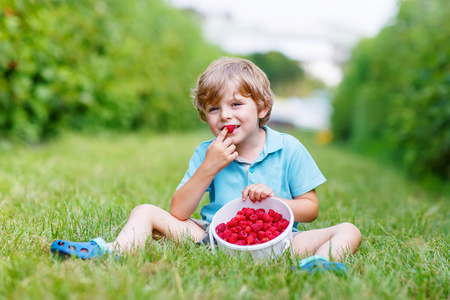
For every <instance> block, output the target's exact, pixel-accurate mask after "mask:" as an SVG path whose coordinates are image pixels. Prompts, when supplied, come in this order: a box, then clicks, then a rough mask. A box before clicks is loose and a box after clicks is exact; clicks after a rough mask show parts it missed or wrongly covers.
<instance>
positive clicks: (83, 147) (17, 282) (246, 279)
mask: <svg viewBox="0 0 450 300" xmlns="http://www.w3.org/2000/svg"><path fill="white" fill-rule="evenodd" d="M296 136H297V137H299V138H300V140H301V141H302V142H303V143H304V144H305V146H306V147H307V148H308V149H309V151H310V152H311V154H312V155H313V157H314V158H315V160H316V162H317V163H318V165H319V166H320V168H321V170H322V171H323V173H324V175H325V176H326V177H327V179H328V181H327V182H326V183H325V184H324V185H323V186H321V187H320V188H318V189H317V192H318V195H319V199H320V203H321V205H320V214H319V218H318V219H317V220H316V221H315V222H313V223H310V224H302V227H304V228H306V229H314V228H320V227H324V226H330V225H333V224H337V223H340V222H346V221H350V222H353V223H354V224H356V225H357V226H358V227H359V228H360V230H361V232H362V234H363V240H362V243H361V247H360V249H359V250H358V252H357V253H356V254H355V255H353V256H349V257H346V258H345V259H344V263H345V264H346V265H347V266H348V267H349V269H350V271H349V273H348V275H347V276H346V277H339V276H336V275H334V274H328V273H323V274H315V275H308V274H307V273H304V272H298V271H292V270H291V266H292V265H293V264H294V263H295V260H296V259H298V258H296V257H293V258H288V257H284V258H282V259H280V260H277V261H273V262H270V263H264V262H257V261H251V260H249V259H246V258H233V257H228V256H226V255H224V254H223V253H219V254H218V255H213V254H212V253H211V252H210V251H209V250H208V249H207V248H206V247H203V246H196V245H194V244H193V243H191V242H186V243H183V244H179V245H176V244H174V243H173V242H171V241H166V240H162V241H159V242H156V243H152V244H150V243H149V244H148V246H147V247H146V248H145V249H143V250H142V251H140V252H139V253H136V254H133V255H129V256H127V257H125V258H120V259H117V260H116V259H114V258H108V259H105V260H96V261H82V260H78V259H69V260H65V261H61V260H58V259H56V258H54V257H53V256H52V255H51V254H50V251H49V250H50V244H51V242H52V241H53V240H54V239H57V238H63V239H69V240H75V241H85V240H89V239H90V238H93V237H97V236H102V237H103V238H105V239H106V240H107V241H111V240H113V239H114V237H115V236H116V235H117V233H118V232H119V231H120V229H121V227H122V226H123V225H124V223H125V221H126V218H127V216H128V214H129V212H130V211H131V209H132V208H133V207H135V206H136V205H139V204H142V203H152V204H155V205H158V206H161V207H163V208H165V209H169V206H170V197H171V195H172V192H173V191H174V189H175V188H176V186H177V185H178V183H179V181H180V180H181V178H182V176H183V175H184V172H185V170H186V169H187V166H188V160H189V158H190V156H191V155H192V153H193V151H194V149H195V147H196V146H197V145H198V144H199V143H200V142H201V141H203V140H205V139H209V138H210V135H209V133H207V132H203V131H200V132H194V133H189V134H178V133H171V134H165V135H160V134H154V133H136V134H128V135H126V134H103V135H96V136H86V135H84V136H80V135H75V134H66V135H64V136H63V137H62V138H61V139H59V140H56V141H53V142H50V143H47V144H43V145H36V146H33V147H23V146H19V145H11V144H5V143H3V144H0V145H1V148H0V203H1V206H0V209H1V214H0V298H2V299H185V298H190V299H273V298H275V297H276V298H277V299H412V298H414V299H449V297H450V293H449V283H450V270H449V259H450V255H449V250H450V246H449V236H450V213H449V211H450V203H449V201H450V200H449V199H450V196H449V195H448V194H444V193H437V192H433V191H429V190H426V189H424V188H422V187H421V185H420V184H419V183H415V182H411V181H408V180H407V179H406V178H405V177H404V175H403V174H402V173H401V172H399V171H397V170H395V169H394V168H393V167H390V166H386V165H381V164H379V163H376V162H374V161H372V160H369V159H367V158H364V157H361V156H358V155H356V154H352V153H350V152H348V151H345V150H344V149H341V148H338V147H336V146H319V145H317V144H315V143H314V140H313V138H312V137H310V136H309V135H307V134H303V133H296ZM204 201H206V198H205V199H204ZM195 216H196V217H199V215H198V211H197V212H196V213H195Z"/></svg>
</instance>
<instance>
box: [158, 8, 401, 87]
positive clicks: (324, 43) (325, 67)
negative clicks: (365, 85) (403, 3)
mask: <svg viewBox="0 0 450 300" xmlns="http://www.w3.org/2000/svg"><path fill="white" fill-rule="evenodd" d="M166 1H168V3H169V4H172V5H173V6H175V7H179V8H191V9H194V10H196V11H198V12H199V13H200V14H201V15H202V16H203V17H204V26H203V30H204V35H205V38H206V39H207V40H209V41H210V42H213V43H215V44H218V45H219V46H221V47H222V48H223V49H224V50H226V51H227V52H229V53H233V54H236V55H238V54H249V53H253V52H268V51H271V50H274V51H279V52H282V53H283V54H285V55H286V56H288V57H289V58H291V59H295V60H298V61H300V62H302V66H303V67H304V68H305V69H306V71H307V72H310V73H311V74H312V75H313V76H316V77H317V78H319V79H322V80H323V81H324V82H325V83H327V84H329V85H336V84H338V83H339V82H340V80H341V78H342V72H341V67H340V65H341V64H342V63H343V62H345V61H346V60H347V59H348V57H349V53H350V50H351V48H352V47H353V46H354V45H355V44H356V43H357V42H358V40H360V39H361V38H363V37H373V36H376V34H377V33H378V32H379V31H380V29H381V28H382V27H384V26H385V25H387V24H389V22H390V21H391V20H392V19H393V17H394V16H395V15H396V13H397V9H398V8H397V0H166Z"/></svg>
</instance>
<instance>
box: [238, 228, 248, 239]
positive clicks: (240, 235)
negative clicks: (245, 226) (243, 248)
mask: <svg viewBox="0 0 450 300" xmlns="http://www.w3.org/2000/svg"><path fill="white" fill-rule="evenodd" d="M247 237H248V233H247V232H245V231H244V230H242V231H241V232H239V239H240V240H245V239H246V238H247Z"/></svg>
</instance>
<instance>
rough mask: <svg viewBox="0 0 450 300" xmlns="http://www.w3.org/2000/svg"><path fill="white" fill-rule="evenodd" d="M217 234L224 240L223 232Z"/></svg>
mask: <svg viewBox="0 0 450 300" xmlns="http://www.w3.org/2000/svg"><path fill="white" fill-rule="evenodd" d="M217 235H218V236H219V237H220V238H221V239H222V240H224V238H223V232H219V233H218V234H217Z"/></svg>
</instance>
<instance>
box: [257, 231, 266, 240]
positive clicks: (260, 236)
mask: <svg viewBox="0 0 450 300" xmlns="http://www.w3.org/2000/svg"><path fill="white" fill-rule="evenodd" d="M265 237H266V232H265V231H260V232H258V238H259V239H260V240H262V239H263V238H265Z"/></svg>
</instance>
